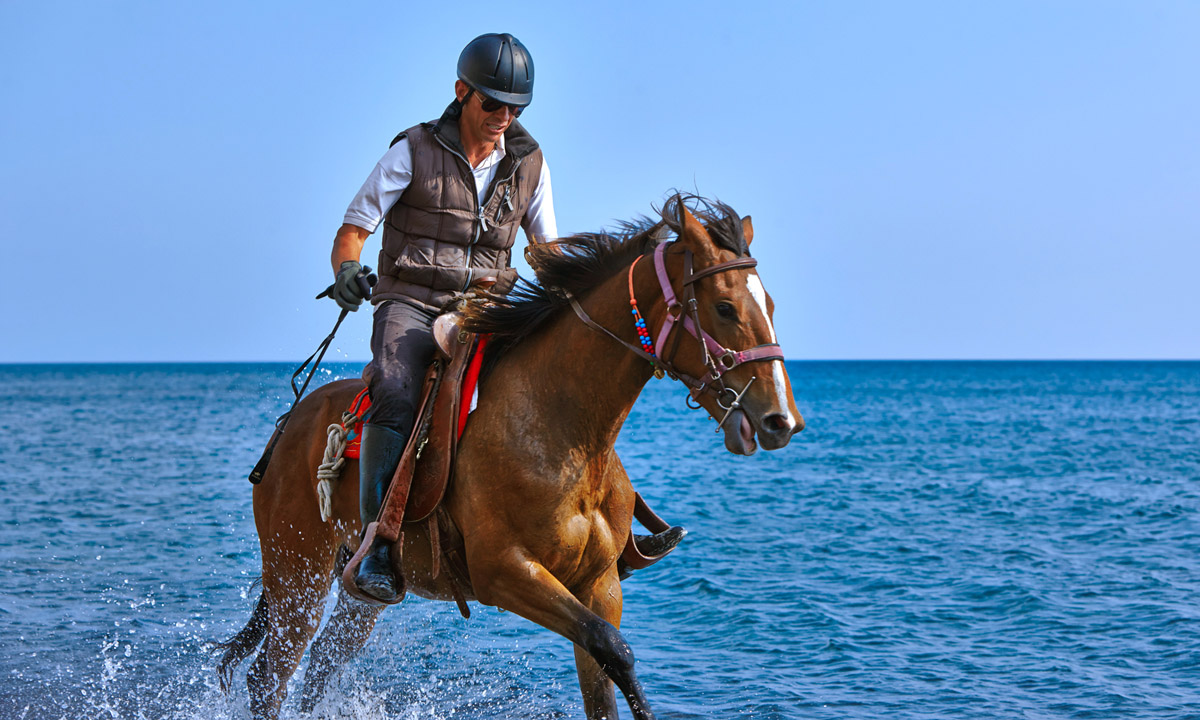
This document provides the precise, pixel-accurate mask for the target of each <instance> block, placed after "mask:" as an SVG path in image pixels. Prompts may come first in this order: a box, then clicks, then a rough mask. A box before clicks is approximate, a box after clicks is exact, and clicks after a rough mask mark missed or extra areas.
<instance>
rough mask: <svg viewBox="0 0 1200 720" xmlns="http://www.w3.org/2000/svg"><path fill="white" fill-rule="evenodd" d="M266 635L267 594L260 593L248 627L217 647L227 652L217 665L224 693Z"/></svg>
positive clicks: (256, 582)
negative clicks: (238, 667)
mask: <svg viewBox="0 0 1200 720" xmlns="http://www.w3.org/2000/svg"><path fill="white" fill-rule="evenodd" d="M259 582H261V581H259V580H256V581H255V584H258V583H259ZM266 634H267V594H266V593H265V592H260V593H259V595H258V604H257V605H255V606H254V612H253V613H252V614H251V615H250V622H248V623H246V627H244V628H242V631H241V632H239V633H238V634H237V635H234V636H233V639H232V640H229V641H227V642H223V643H220V644H219V645H217V649H219V650H224V651H225V654H224V655H223V656H222V657H221V662H220V663H218V664H217V675H218V676H219V677H220V679H221V691H222V692H226V693H227V692H229V687H230V685H232V684H233V671H234V670H236V669H237V666H238V665H240V664H241V662H242V661H243V660H245V659H246V658H247V657H248V656H249V655H250V653H252V652H254V650H255V648H257V647H258V645H259V643H261V642H262V639H263V637H264V636H265V635H266Z"/></svg>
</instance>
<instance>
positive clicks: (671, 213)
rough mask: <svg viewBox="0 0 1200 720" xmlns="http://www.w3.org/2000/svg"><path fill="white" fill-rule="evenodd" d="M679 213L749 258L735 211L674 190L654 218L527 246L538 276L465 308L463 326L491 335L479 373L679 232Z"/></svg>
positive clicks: (527, 255) (528, 254) (623, 223)
mask: <svg viewBox="0 0 1200 720" xmlns="http://www.w3.org/2000/svg"><path fill="white" fill-rule="evenodd" d="M684 208H687V210H688V211H690V212H691V213H692V214H693V215H694V216H695V217H696V219H697V220H699V221H700V222H701V223H702V224H703V225H704V226H705V228H706V229H707V230H708V234H709V236H710V237H711V238H712V240H713V242H714V243H716V244H717V245H718V246H720V247H722V248H724V249H726V250H729V251H731V252H733V253H734V254H735V255H737V256H738V257H744V256H748V255H749V254H750V248H749V245H748V244H747V242H746V237H745V235H743V233H742V221H741V218H740V217H739V216H738V214H737V213H736V212H734V210H733V208H731V207H729V206H728V205H726V204H725V203H723V202H720V201H719V200H708V199H706V198H702V197H700V196H698V195H692V194H690V193H679V192H677V193H675V194H674V195H672V196H671V197H670V198H668V199H667V200H666V202H665V203H663V206H662V209H661V210H659V211H658V215H659V219H657V220H651V219H650V218H646V217H641V218H637V219H635V220H632V221H627V222H622V223H620V224H619V225H618V226H617V228H616V229H615V230H613V231H603V230H602V231H600V232H596V233H580V234H578V235H571V236H569V237H565V238H560V239H558V240H557V241H555V242H548V243H542V244H540V245H532V244H531V245H530V246H529V247H528V248H527V249H526V251H525V258H526V260H528V261H529V265H530V267H532V268H533V271H534V273H535V274H536V275H537V280H536V281H530V280H527V279H525V278H518V279H517V283H516V285H515V286H514V287H513V289H512V290H511V291H510V292H509V293H508V294H507V295H502V296H501V295H485V296H482V297H477V298H475V299H473V300H471V301H470V302H468V303H467V305H466V307H465V309H464V315H465V320H464V321H463V327H464V328H465V329H467V330H469V331H471V332H476V333H489V334H491V336H492V339H491V340H490V341H489V343H488V351H487V353H488V358H487V361H486V362H485V367H484V373H485V374H487V373H488V372H489V371H490V369H491V367H492V366H493V365H494V363H495V361H496V360H498V359H499V358H500V357H502V356H503V355H504V354H505V352H507V351H508V350H510V349H511V348H513V347H514V346H516V345H517V344H519V343H520V342H521V341H522V340H524V339H525V338H526V337H528V336H529V335H530V334H531V333H533V332H534V331H535V330H537V329H538V328H539V327H541V326H542V325H543V324H544V323H545V322H546V320H547V319H549V318H550V317H552V316H553V315H554V314H556V313H557V312H558V311H560V310H562V309H563V308H565V307H566V306H567V304H568V294H569V295H573V296H582V295H583V294H585V293H586V292H587V291H589V290H591V289H592V288H594V287H596V286H597V285H600V284H601V283H603V282H604V281H605V280H607V279H608V278H610V277H612V276H613V275H615V274H616V273H617V272H619V271H621V270H622V269H624V268H626V267H628V266H629V264H630V263H632V262H633V261H634V259H635V258H637V257H639V256H641V255H645V254H646V253H648V252H650V251H651V250H653V249H654V247H655V246H657V245H658V244H659V243H662V242H668V241H670V240H672V239H674V238H676V237H678V236H679V234H680V233H681V232H682V229H683V217H684V216H683V210H684Z"/></svg>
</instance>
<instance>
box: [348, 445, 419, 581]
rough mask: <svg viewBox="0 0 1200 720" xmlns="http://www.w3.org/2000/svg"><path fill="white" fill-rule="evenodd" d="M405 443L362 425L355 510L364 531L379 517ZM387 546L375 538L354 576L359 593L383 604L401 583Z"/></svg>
mask: <svg viewBox="0 0 1200 720" xmlns="http://www.w3.org/2000/svg"><path fill="white" fill-rule="evenodd" d="M407 442H408V438H406V437H404V436H403V435H401V434H400V433H398V432H396V431H395V430H390V429H388V428H385V427H383V426H381V425H370V424H367V425H363V432H362V444H361V449H360V451H359V460H358V510H359V513H360V514H361V515H362V521H363V528H364V530H365V528H366V527H367V524H368V523H372V522H375V520H376V519H377V518H378V516H379V507H380V506H381V505H382V504H383V497H384V495H385V494H387V489H388V485H389V484H390V483H391V481H392V474H393V473H395V472H396V466H397V465H398V464H399V463H400V455H401V454H402V453H403V452H404V446H405V444H407ZM389 544H390V543H388V541H387V540H384V539H382V538H378V537H377V538H375V542H374V543H373V544H372V545H371V550H370V552H369V553H368V554H367V556H366V557H364V558H363V560H362V564H361V565H359V566H358V572H357V573H355V575H354V582H355V584H357V585H358V589H359V590H362V591H363V592H364V593H366V594H367V595H370V596H371V597H374V598H376V599H378V600H379V601H381V602H385V603H392V602H396V600H397V599H399V596H400V588H401V583H400V582H397V579H396V576H395V575H393V574H392V563H391V558H389V557H388V546H389Z"/></svg>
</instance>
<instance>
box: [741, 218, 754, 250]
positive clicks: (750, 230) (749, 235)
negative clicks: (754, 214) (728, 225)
mask: <svg viewBox="0 0 1200 720" xmlns="http://www.w3.org/2000/svg"><path fill="white" fill-rule="evenodd" d="M742 235H744V236H745V238H746V247H750V243H751V242H752V241H753V240H754V226H753V225H751V224H750V216H749V215H747V216H746V217H744V218H742Z"/></svg>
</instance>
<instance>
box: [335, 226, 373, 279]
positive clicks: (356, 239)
mask: <svg viewBox="0 0 1200 720" xmlns="http://www.w3.org/2000/svg"><path fill="white" fill-rule="evenodd" d="M370 235H371V232H370V231H369V230H365V229H363V228H360V227H359V226H357V225H351V224H350V223H345V224H344V225H342V226H341V227H340V228H338V231H337V236H336V237H334V239H333V254H332V255H331V256H330V261H331V262H332V264H333V274H334V275H337V273H338V270H340V269H341V267H342V263H344V262H346V261H347V260H353V261H355V262H358V260H359V256H360V255H362V249H363V245H364V244H365V243H366V242H367V238H368V237H369V236H370Z"/></svg>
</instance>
